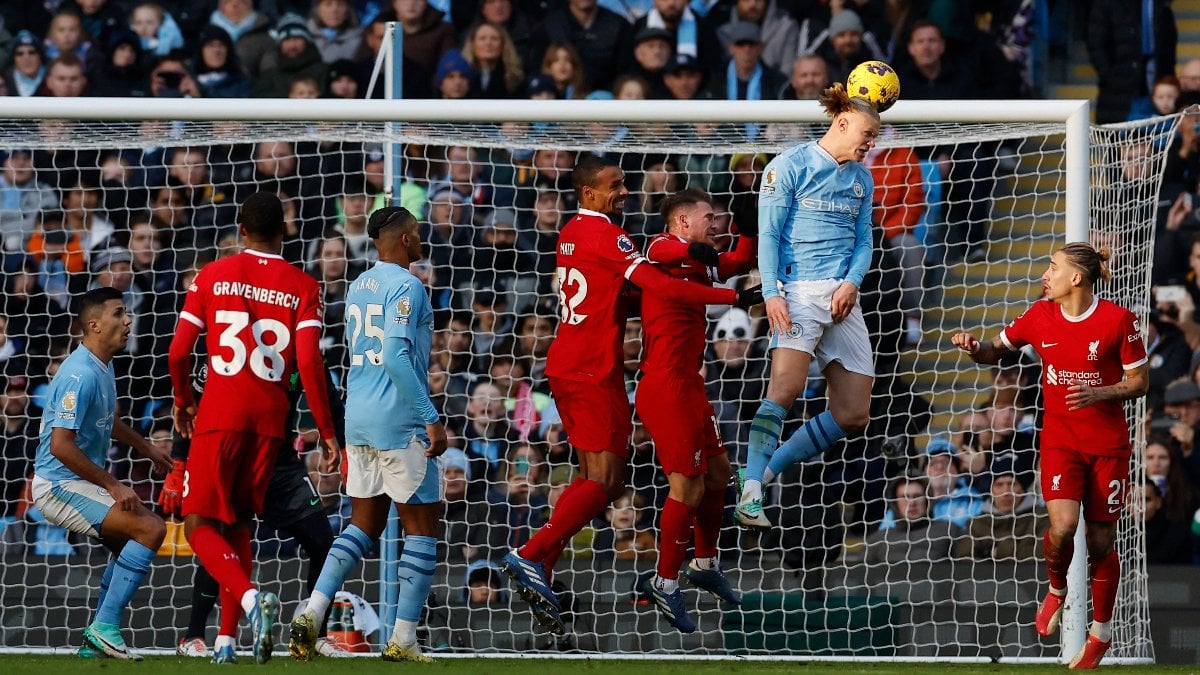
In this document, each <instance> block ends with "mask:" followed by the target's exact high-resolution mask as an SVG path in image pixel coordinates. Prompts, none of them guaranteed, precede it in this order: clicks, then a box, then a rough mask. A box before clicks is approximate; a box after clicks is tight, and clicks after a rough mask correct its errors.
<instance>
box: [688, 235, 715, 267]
mask: <svg viewBox="0 0 1200 675" xmlns="http://www.w3.org/2000/svg"><path fill="white" fill-rule="evenodd" d="M688 255H689V256H691V257H692V259H693V260H698V261H700V262H702V263H704V266H705V267H716V266H717V265H718V264H719V263H720V262H721V254H720V253H718V252H717V249H715V248H713V247H712V246H709V245H708V244H705V243H703V242H699V241H697V242H695V243H693V244H691V245H690V246H688Z"/></svg>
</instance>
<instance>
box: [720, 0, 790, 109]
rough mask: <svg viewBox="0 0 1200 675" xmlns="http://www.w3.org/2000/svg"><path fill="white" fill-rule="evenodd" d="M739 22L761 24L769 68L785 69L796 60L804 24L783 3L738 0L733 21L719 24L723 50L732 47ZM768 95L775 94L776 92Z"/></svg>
mask: <svg viewBox="0 0 1200 675" xmlns="http://www.w3.org/2000/svg"><path fill="white" fill-rule="evenodd" d="M739 23H750V24H754V25H755V26H757V27H758V29H759V31H760V34H761V35H762V42H763V53H762V62H763V63H764V64H766V65H767V67H768V68H771V69H772V70H777V71H785V70H786V69H787V68H788V67H789V66H790V65H791V63H792V61H793V60H795V58H796V45H797V40H799V35H798V32H799V30H800V28H799V26H798V25H797V24H796V20H795V19H793V18H792V17H790V16H788V13H787V11H786V9H784V8H782V7H780V3H779V2H778V0H737V1H736V2H735V3H734V5H733V11H731V12H730V14H729V21H727V22H725V23H724V24H722V25H721V26H719V27H718V28H717V39H718V40H720V42H721V48H722V49H723V50H728V49H729V45H730V39H729V35H730V32H731V31H733V30H734V27H735V26H737V24H739ZM768 97H769V98H774V97H775V92H771V93H770V94H769V96H768Z"/></svg>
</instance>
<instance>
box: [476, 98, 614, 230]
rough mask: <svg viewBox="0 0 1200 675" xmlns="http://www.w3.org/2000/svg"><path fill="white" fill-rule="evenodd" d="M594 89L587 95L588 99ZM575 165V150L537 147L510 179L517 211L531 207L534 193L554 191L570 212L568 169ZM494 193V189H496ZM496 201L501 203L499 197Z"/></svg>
mask: <svg viewBox="0 0 1200 675" xmlns="http://www.w3.org/2000/svg"><path fill="white" fill-rule="evenodd" d="M595 93H596V92H592V93H591V94H589V95H588V96H589V98H590V97H591V96H593V95H595ZM574 167H575V153H574V152H573V151H571V150H558V149H551V148H538V149H537V150H535V151H534V153H533V159H532V161H531V162H530V166H529V167H520V168H519V169H518V171H517V175H516V177H515V178H514V180H513V183H514V184H515V185H516V196H515V198H514V202H515V203H514V206H515V207H516V209H517V210H518V211H524V210H526V209H531V208H533V204H534V202H536V201H537V196H538V193H540V192H541V191H543V190H548V189H549V190H556V191H557V192H559V193H560V194H561V195H562V201H563V204H562V206H563V212H564V213H573V212H574V211H575V209H576V203H575V191H574V189H573V188H572V187H571V171H572V169H574ZM497 192H498V191H497ZM496 201H497V202H498V203H503V201H502V200H501V199H500V197H499V196H497V199H496Z"/></svg>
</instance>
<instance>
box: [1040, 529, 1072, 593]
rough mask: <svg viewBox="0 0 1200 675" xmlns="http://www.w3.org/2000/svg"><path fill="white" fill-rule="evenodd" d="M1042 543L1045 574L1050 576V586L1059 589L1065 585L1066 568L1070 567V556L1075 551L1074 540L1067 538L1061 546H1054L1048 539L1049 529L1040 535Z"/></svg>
mask: <svg viewBox="0 0 1200 675" xmlns="http://www.w3.org/2000/svg"><path fill="white" fill-rule="evenodd" d="M1042 544H1043V545H1044V547H1045V552H1046V574H1047V576H1049V577H1050V587H1051V588H1053V589H1055V590H1058V591H1061V590H1063V589H1065V588H1066V587H1067V569H1068V568H1070V567H1071V556H1072V555H1074V553H1075V540H1074V539H1071V538H1068V539H1067V540H1066V541H1064V542H1063V543H1062V546H1061V547H1058V546H1055V545H1054V544H1053V543H1052V541H1051V539H1050V530H1046V533H1045V534H1043V535H1042Z"/></svg>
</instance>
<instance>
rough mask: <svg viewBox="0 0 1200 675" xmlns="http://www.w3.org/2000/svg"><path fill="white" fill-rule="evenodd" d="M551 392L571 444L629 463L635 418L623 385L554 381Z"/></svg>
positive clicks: (551, 382) (580, 448)
mask: <svg viewBox="0 0 1200 675" xmlns="http://www.w3.org/2000/svg"><path fill="white" fill-rule="evenodd" d="M550 391H551V393H553V394H554V403H555V405H556V406H558V416H559V417H560V418H562V423H563V428H564V429H565V430H566V432H567V442H568V443H570V444H571V445H572V446H573V447H574V448H575V449H576V450H582V451H584V452H611V453H613V454H615V455H617V456H619V457H621V458H623V459H624V460H625V461H629V456H630V446H629V439H630V437H631V436H632V435H633V423H632V422H631V418H632V417H633V415H632V411H631V410H630V409H629V394H627V393H625V387H624V385H622V386H620V387H613V386H597V385H595V384H592V383H590V382H576V381H575V380H563V379H559V378H556V377H552V378H550Z"/></svg>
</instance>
